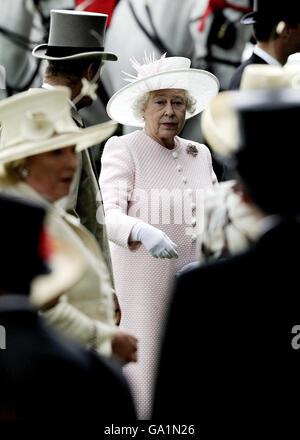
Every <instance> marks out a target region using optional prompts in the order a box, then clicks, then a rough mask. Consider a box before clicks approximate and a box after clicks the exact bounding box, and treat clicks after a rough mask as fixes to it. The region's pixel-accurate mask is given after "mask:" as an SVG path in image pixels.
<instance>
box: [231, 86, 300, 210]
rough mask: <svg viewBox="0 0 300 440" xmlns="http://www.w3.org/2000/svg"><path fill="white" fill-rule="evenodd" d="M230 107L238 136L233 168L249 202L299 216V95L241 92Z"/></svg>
mask: <svg viewBox="0 0 300 440" xmlns="http://www.w3.org/2000/svg"><path fill="white" fill-rule="evenodd" d="M233 105H234V107H235V109H236V111H237V115H238V120H239V131H240V145H239V149H238V151H237V153H236V168H237V171H238V173H239V175H240V176H241V177H242V179H243V180H244V182H245V183H246V185H247V187H248V189H249V191H250V194H251V195H252V198H253V200H254V201H255V202H256V204H257V205H258V206H259V207H260V208H261V209H262V210H263V211H265V212H267V213H272V214H281V215H295V214H298V213H300V198H299V163H300V160H299V159H300V148H299V142H298V139H299V121H300V91H297V90H293V89H273V90H250V91H243V92H240V93H239V94H238V95H237V96H236V97H235V98H234V99H233Z"/></svg>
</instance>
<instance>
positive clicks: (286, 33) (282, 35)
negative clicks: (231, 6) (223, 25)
mask: <svg viewBox="0 0 300 440" xmlns="http://www.w3.org/2000/svg"><path fill="white" fill-rule="evenodd" d="M241 22H242V23H243V24H245V25H253V34H254V37H255V39H256V41H257V43H256V45H255V47H254V50H253V53H252V55H251V57H250V58H249V59H248V60H246V61H244V62H243V63H242V64H241V65H240V66H239V67H238V68H237V70H236V71H235V73H234V74H233V77H232V79H231V81H230V85H229V89H230V90H234V89H239V88H240V83H241V77H242V73H243V70H244V69H245V67H246V66H248V65H249V64H273V65H279V66H283V65H284V64H285V63H286V62H287V59H288V57H289V56H290V55H291V54H293V53H295V52H299V51H300V3H299V2H298V1H295V0H284V1H276V2H269V1H266V0H256V1H254V12H251V13H249V14H246V15H244V17H242V20H241Z"/></svg>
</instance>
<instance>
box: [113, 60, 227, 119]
mask: <svg viewBox="0 0 300 440" xmlns="http://www.w3.org/2000/svg"><path fill="white" fill-rule="evenodd" d="M130 61H131V64H132V66H133V67H134V68H135V70H136V71H137V76H133V75H131V74H127V75H128V76H129V78H125V81H129V82H130V84H128V85H127V86H125V87H123V88H122V89H120V90H119V91H117V92H116V93H115V94H114V95H113V96H112V97H111V98H110V100H109V101H108V104H107V108H106V110H107V113H108V115H109V117H110V118H111V119H113V120H115V121H118V122H119V123H120V124H123V125H130V126H133V127H143V126H144V120H143V118H142V116H140V117H139V116H138V115H136V114H135V112H134V109H133V104H134V102H135V101H136V99H137V98H139V97H140V96H142V95H143V94H145V93H147V92H151V91H154V90H163V89H182V90H186V91H188V92H189V93H190V94H191V95H192V96H193V97H194V98H195V99H196V101H197V102H196V106H195V107H196V108H195V111H194V112H193V113H192V114H191V113H189V112H187V113H186V119H189V118H191V117H192V116H195V115H197V114H198V113H200V112H201V111H202V110H204V109H205V107H206V106H207V105H208V103H209V102H210V101H211V99H212V98H213V97H214V96H216V95H217V93H218V90H219V81H218V79H217V78H216V77H215V76H214V75H213V74H212V73H210V72H207V71H205V70H200V69H191V68H190V65H191V61H190V60H189V59H188V58H184V57H169V58H166V57H165V55H163V56H162V57H161V58H160V59H159V60H155V59H154V56H153V57H147V56H146V55H145V59H144V64H139V63H138V62H137V61H136V60H135V59H131V60H130Z"/></svg>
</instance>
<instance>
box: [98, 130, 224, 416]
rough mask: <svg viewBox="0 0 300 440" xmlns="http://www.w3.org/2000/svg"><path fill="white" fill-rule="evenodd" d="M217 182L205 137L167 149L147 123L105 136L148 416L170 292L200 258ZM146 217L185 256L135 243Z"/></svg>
mask: <svg viewBox="0 0 300 440" xmlns="http://www.w3.org/2000/svg"><path fill="white" fill-rule="evenodd" d="M189 144H192V145H194V146H196V147H197V149H198V154H197V155H196V156H194V155H192V154H189V153H188V152H187V151H186V148H187V146H188V145H189ZM216 183H217V179H216V176H215V174H214V172H213V169H212V161H211V155H210V152H209V150H208V148H207V147H206V146H205V145H202V144H198V143H196V142H191V141H188V140H185V139H181V138H180V137H178V136H177V137H176V138H175V148H174V149H173V150H168V149H167V148H165V147H163V146H161V145H160V144H158V143H157V142H156V141H154V140H153V139H152V138H150V137H149V136H148V135H146V133H145V132H144V131H135V132H133V133H130V134H128V135H125V136H121V137H112V138H111V139H109V141H108V142H107V143H106V146H105V149H104V153H103V156H102V171H101V176H100V186H101V189H102V195H103V201H104V209H105V214H106V224H107V231H108V237H109V240H110V245H111V256H112V263H113V272H114V277H115V287H116V292H117V295H118V297H119V301H120V305H121V309H122V320H121V327H122V328H124V330H125V329H126V330H128V331H130V332H131V333H133V334H134V335H135V336H136V337H138V339H139V352H138V354H139V359H138V363H137V364H135V365H134V364H131V365H128V366H127V367H126V368H125V373H127V375H128V378H129V380H130V382H131V385H132V388H133V393H134V395H135V398H136V401H137V406H138V411H139V415H140V417H141V418H147V417H148V416H149V415H150V409H151V393H152V386H153V377H154V375H155V365H156V359H157V349H158V348H159V337H160V332H161V325H162V324H163V323H164V321H165V312H166V310H167V302H168V293H169V292H170V289H171V287H172V283H173V281H174V275H175V274H176V272H177V271H178V270H179V269H181V268H182V267H183V266H184V265H185V264H187V263H190V262H192V261H195V260H196V259H197V258H196V236H197V234H198V233H199V232H201V230H202V229H203V217H204V216H203V197H204V191H205V188H211V187H212V186H213V185H214V184H216ZM141 220H142V221H144V222H147V223H150V224H152V225H153V226H155V227H157V228H159V229H161V230H163V231H164V232H165V233H166V234H167V235H168V236H169V237H170V238H171V240H172V241H173V242H175V243H176V244H177V246H178V247H177V251H178V255H179V257H178V259H171V260H169V259H157V258H154V257H152V256H151V255H150V254H149V253H148V251H147V250H146V249H145V248H144V246H143V245H136V246H135V247H134V248H130V247H129V246H128V239H129V236H130V232H131V229H132V227H133V225H134V224H135V223H137V222H139V221H141ZM187 295H188V292H187ZM191 306H192V305H191ZM179 349H180V350H183V349H184V347H179Z"/></svg>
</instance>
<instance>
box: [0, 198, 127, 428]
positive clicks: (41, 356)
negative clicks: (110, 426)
mask: <svg viewBox="0 0 300 440" xmlns="http://www.w3.org/2000/svg"><path fill="white" fill-rule="evenodd" d="M0 208H1V213H2V215H1V218H0V235H1V257H0V260H1V277H0V326H1V327H0V328H1V330H2V332H1V337H2V338H1V340H0V389H1V392H0V420H11V419H13V420H31V421H35V422H38V421H41V420H43V421H45V420H47V421H51V422H52V421H53V420H54V421H57V420H58V419H59V420H60V421H66V420H68V421H70V420H76V423H80V422H81V421H85V422H88V423H89V427H90V426H91V425H94V426H95V427H97V428H99V423H100V424H101V421H102V422H107V421H108V420H111V421H115V420H134V419H135V410H134V406H133V401H132V398H131V395H130V392H129V388H128V385H127V382H126V381H125V379H124V377H123V375H122V373H121V372H120V371H119V368H117V366H115V365H114V364H110V363H108V361H106V360H104V359H103V358H101V357H99V356H97V355H96V354H94V353H92V352H88V351H86V350H84V349H82V348H79V346H78V347H77V346H76V345H73V343H71V341H68V340H64V339H63V338H61V337H59V336H58V335H56V333H54V332H53V331H52V330H50V328H48V327H47V326H46V325H45V324H44V322H43V320H42V318H41V317H40V316H39V315H38V311H37V308H36V307H35V306H38V307H39V308H40V309H45V308H48V307H51V306H52V305H53V303H55V301H57V299H58V297H59V295H60V294H61V293H63V291H64V289H67V288H68V287H69V285H70V283H73V282H74V283H75V282H76V281H77V280H78V277H79V276H80V273H81V270H83V268H80V264H78V262H76V258H75V259H74V256H75V255H76V254H75V253H74V255H72V252H70V249H67V251H66V250H64V246H63V245H62V244H61V246H54V247H53V243H52V242H51V238H49V237H48V239H47V233H46V232H45V230H44V229H43V223H44V218H45V214H46V211H45V209H44V207H42V206H40V205H38V204H35V203H31V202H26V201H24V200H21V199H14V198H7V197H4V196H1V197H0ZM29 219H30V221H28V220H29ZM49 240H50V241H49ZM13 243H16V244H17V251H16V247H15V246H13ZM55 249H56V250H55ZM49 263H50V265H49ZM29 294H31V297H29ZM30 298H31V299H32V301H30ZM33 301H34V303H33ZM34 305H35V306H34ZM3 329H4V331H3ZM3 339H4V341H3ZM1 342H2V343H1ZM92 395H96V396H98V397H99V396H101V399H100V398H99V399H98V400H97V405H95V401H94V399H91V396H92ZM49 426H51V424H49ZM69 428H70V427H69Z"/></svg>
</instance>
